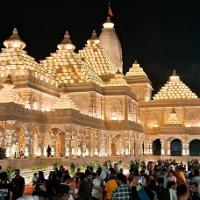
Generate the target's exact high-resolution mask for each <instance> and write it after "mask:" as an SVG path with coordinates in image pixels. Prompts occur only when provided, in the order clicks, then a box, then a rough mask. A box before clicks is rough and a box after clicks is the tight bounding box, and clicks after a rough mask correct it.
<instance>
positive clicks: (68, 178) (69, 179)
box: [62, 175, 71, 184]
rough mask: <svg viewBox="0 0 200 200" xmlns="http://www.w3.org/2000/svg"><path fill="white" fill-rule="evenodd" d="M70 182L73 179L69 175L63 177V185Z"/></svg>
mask: <svg viewBox="0 0 200 200" xmlns="http://www.w3.org/2000/svg"><path fill="white" fill-rule="evenodd" d="M70 181H71V177H70V176H69V175H64V176H63V177H62V182H63V183H66V184H69V182H70Z"/></svg>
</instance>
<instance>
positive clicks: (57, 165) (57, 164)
mask: <svg viewBox="0 0 200 200" xmlns="http://www.w3.org/2000/svg"><path fill="white" fill-rule="evenodd" d="M59 167H60V165H59V163H54V164H53V170H54V171H55V170H56V168H59Z"/></svg>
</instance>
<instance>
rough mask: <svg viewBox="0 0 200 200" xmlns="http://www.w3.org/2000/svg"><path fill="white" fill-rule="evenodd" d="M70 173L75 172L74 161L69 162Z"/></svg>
mask: <svg viewBox="0 0 200 200" xmlns="http://www.w3.org/2000/svg"><path fill="white" fill-rule="evenodd" d="M69 169H70V174H72V175H74V174H75V172H76V164H75V163H70V168H69Z"/></svg>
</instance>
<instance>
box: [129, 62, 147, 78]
mask: <svg viewBox="0 0 200 200" xmlns="http://www.w3.org/2000/svg"><path fill="white" fill-rule="evenodd" d="M126 76H147V75H146V73H145V72H144V70H143V68H142V67H141V66H140V64H139V63H138V61H137V60H135V62H134V63H133V64H132V67H131V68H130V69H129V71H128V72H127V73H126Z"/></svg>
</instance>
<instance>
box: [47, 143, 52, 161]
mask: <svg viewBox="0 0 200 200" xmlns="http://www.w3.org/2000/svg"><path fill="white" fill-rule="evenodd" d="M50 156H51V147H50V145H48V147H47V157H48V158H49V157H50Z"/></svg>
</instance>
